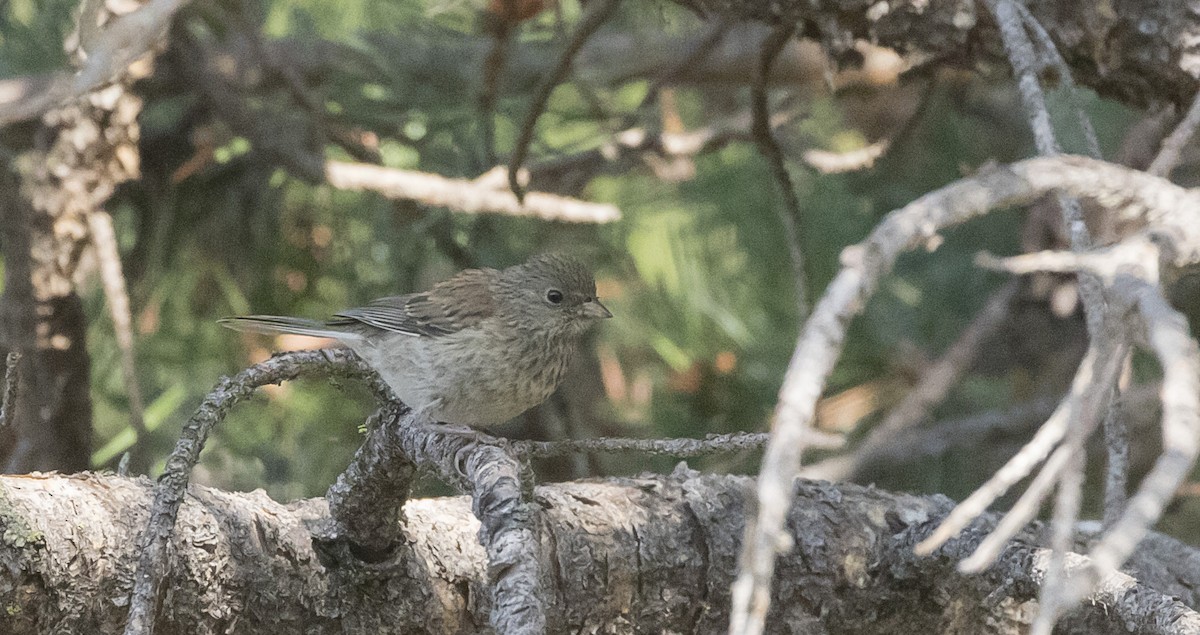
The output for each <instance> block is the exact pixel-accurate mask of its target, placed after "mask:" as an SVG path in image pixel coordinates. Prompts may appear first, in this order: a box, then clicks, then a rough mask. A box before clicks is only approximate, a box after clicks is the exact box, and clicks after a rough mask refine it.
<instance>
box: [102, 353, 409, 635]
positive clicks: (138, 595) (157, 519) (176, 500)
mask: <svg viewBox="0 0 1200 635" xmlns="http://www.w3.org/2000/svg"><path fill="white" fill-rule="evenodd" d="M303 374H321V375H327V376H337V377H346V378H353V379H359V380H362V381H365V382H366V383H367V385H368V386H369V387H370V388H371V389H372V391H373V392H374V393H375V395H376V398H377V399H379V400H380V401H381V403H384V404H386V403H391V402H392V401H395V398H394V395H392V393H391V390H390V389H389V388H388V387H387V385H386V384H384V383H383V381H382V380H380V379H379V377H378V375H376V374H375V373H374V371H372V370H370V369H369V368H368V367H367V365H366V364H365V363H364V362H363V361H362V360H361V359H359V358H358V356H357V355H355V354H354V353H353V352H351V351H350V350H348V349H328V350H314V351H299V352H293V353H281V354H278V355H275V356H274V357H272V358H270V359H268V360H267V361H265V362H262V363H260V364H255V365H254V366H251V367H250V368H247V369H246V370H243V371H242V372H240V373H238V374H237V375H235V376H233V377H225V378H223V379H222V380H221V381H220V382H219V383H218V384H217V386H216V387H215V388H213V390H212V392H210V393H209V394H208V396H207V397H205V398H204V401H203V402H201V404H200V407H199V408H197V409H196V413H195V414H193V415H192V417H191V419H189V420H188V422H187V424H185V425H184V427H183V432H182V434H181V435H180V438H179V442H178V443H176V444H175V450H174V451H173V452H171V456H169V457H168V458H167V462H166V466H165V468H164V469H163V473H162V476H160V477H159V478H158V483H157V484H156V485H155V488H154V504H153V506H152V507H151V508H150V518H149V520H148V521H147V522H146V528H145V530H143V531H142V534H141V545H140V546H141V550H142V551H141V555H140V556H139V558H138V565H137V571H136V573H135V575H134V584H133V590H132V591H131V593H130V599H129V617H128V621H127V622H126V624H125V635H150V634H151V633H153V632H154V616H155V614H156V613H157V607H158V602H159V589H160V588H161V584H162V582H163V577H164V575H165V573H166V571H165V568H166V564H167V563H166V560H167V550H168V543H169V542H170V540H171V535H172V529H173V528H174V526H175V517H176V515H177V514H178V513H179V506H180V505H181V504H182V503H183V498H184V495H185V494H186V492H187V484H188V480H189V479H190V476H191V471H192V468H193V467H194V466H195V465H196V462H197V461H199V460H200V451H201V450H203V449H204V443H205V441H207V440H208V435H209V433H210V432H211V431H212V429H213V427H214V426H216V425H217V424H218V423H219V422H220V421H221V420H223V419H224V418H225V415H226V414H228V413H229V410H230V409H231V408H233V406H234V405H235V404H237V403H238V402H239V401H241V400H242V399H245V398H246V397H249V396H250V395H251V394H253V393H254V391H255V389H257V388H259V387H260V386H265V385H267V384H278V383H280V382H283V381H288V380H291V379H295V378H296V377H299V376H300V375H303Z"/></svg>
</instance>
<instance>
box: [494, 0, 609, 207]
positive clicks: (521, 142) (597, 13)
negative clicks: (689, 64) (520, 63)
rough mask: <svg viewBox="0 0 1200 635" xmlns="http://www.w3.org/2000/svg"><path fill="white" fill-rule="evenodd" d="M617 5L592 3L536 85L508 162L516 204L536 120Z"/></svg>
mask: <svg viewBox="0 0 1200 635" xmlns="http://www.w3.org/2000/svg"><path fill="white" fill-rule="evenodd" d="M618 4H620V0H594V1H593V2H589V3H588V5H587V9H586V10H584V13H583V17H582V18H581V19H580V20H579V25H578V26H577V27H575V33H574V34H573V35H572V36H571V41H570V42H568V43H567V48H566V49H565V50H563V52H562V55H561V56H559V58H558V64H557V65H556V66H555V67H554V70H553V71H551V72H550V73H549V74H548V75H546V77H545V78H544V79H543V80H542V83H541V84H540V85H538V88H537V91H536V92H535V93H534V97H533V102H532V103H530V105H529V112H528V114H526V115H525V122H524V123H522V124H521V132H520V134H518V135H517V144H516V146H515V147H514V148H513V155H512V158H511V159H510V160H509V162H508V186H509V188H511V189H512V193H513V194H514V195H515V196H516V199H517V201H518V202H521V201H523V200H524V199H525V188H524V186H522V185H521V183H520V180H519V178H518V176H519V174H520V172H521V166H522V164H524V163H525V156H526V155H527V154H528V153H529V144H530V143H532V142H533V129H534V126H535V125H536V124H537V120H538V117H540V116H541V115H542V112H543V111H544V110H545V109H546V104H547V103H548V102H549V101H550V94H551V93H553V92H554V89H555V87H557V86H558V85H559V84H560V83H562V81H563V79H565V78H566V76H567V73H568V72H570V70H571V63H572V62H573V61H574V59H575V56H576V55H577V54H578V53H579V49H581V48H583V45H584V44H585V43H587V41H588V38H590V37H591V36H592V34H594V33H595V32H596V30H597V29H599V28H600V25H602V24H604V22H605V21H607V20H608V18H609V16H610V15H612V13H613V11H614V10H615V9H616V8H617V5H618Z"/></svg>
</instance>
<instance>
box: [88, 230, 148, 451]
mask: <svg viewBox="0 0 1200 635" xmlns="http://www.w3.org/2000/svg"><path fill="white" fill-rule="evenodd" d="M87 221H88V229H89V230H90V232H91V237H92V245H93V246H94V247H95V248H96V259H97V260H98V261H99V263H100V283H101V284H102V285H103V287H104V295H105V297H107V298H108V309H109V317H110V318H111V319H112V323H113V333H114V334H115V335H116V339H117V348H118V349H119V350H120V353H121V379H122V381H123V382H124V383H125V394H126V395H127V396H128V398H129V425H130V426H131V427H133V430H134V432H135V433H136V438H135V440H134V443H133V449H132V451H131V452H130V456H131V457H133V458H132V459H131V461H132V462H133V465H134V470H135V471H136V472H139V473H142V472H145V471H146V469H147V468H148V467H149V465H147V462H146V457H145V450H146V445H145V444H146V439H147V436H148V434H149V432H148V431H147V430H146V422H145V420H144V419H143V418H142V413H143V410H144V407H143V403H142V390H141V388H140V387H139V386H138V379H137V362H136V360H135V358H134V352H133V316H132V313H131V311H130V308H129V293H128V291H127V290H126V288H125V274H124V272H123V271H122V269H121V253H120V251H119V250H118V248H117V234H116V231H114V230H113V222H112V216H110V215H109V214H108V212H106V211H104V210H102V209H97V210H93V211H92V212H91V213H90V214H88V215H87Z"/></svg>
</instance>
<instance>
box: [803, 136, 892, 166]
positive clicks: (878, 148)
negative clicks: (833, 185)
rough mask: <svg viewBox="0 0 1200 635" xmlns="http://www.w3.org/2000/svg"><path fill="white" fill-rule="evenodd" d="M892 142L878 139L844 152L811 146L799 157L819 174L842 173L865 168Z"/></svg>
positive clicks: (884, 151)
mask: <svg viewBox="0 0 1200 635" xmlns="http://www.w3.org/2000/svg"><path fill="white" fill-rule="evenodd" d="M891 145H892V142H891V140H890V139H880V140H879V141H876V142H874V143H871V144H868V145H865V146H863V147H861V148H857V149H855V150H847V151H846V152H830V151H829V150H819V149H816V148H811V149H808V150H805V151H804V153H803V154H802V155H801V156H800V158H802V159H804V162H805V163H807V164H808V165H809V166H811V167H812V168H813V169H815V170H817V171H818V172H820V173H821V174H842V173H843V172H854V171H857V170H865V169H867V168H869V167H871V166H873V165H875V161H876V160H878V159H879V157H882V156H883V155H884V153H886V152H887V151H888V148H890V147H891Z"/></svg>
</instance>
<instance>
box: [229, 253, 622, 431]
mask: <svg viewBox="0 0 1200 635" xmlns="http://www.w3.org/2000/svg"><path fill="white" fill-rule="evenodd" d="M611 317H612V313H611V312H610V311H609V310H608V309H607V308H606V307H605V306H604V305H603V304H601V303H600V299H599V298H598V297H597V296H596V282H595V278H594V276H593V275H592V272H591V270H590V269H588V267H587V266H586V265H584V264H583V263H581V262H580V261H579V260H577V259H575V258H574V257H572V256H568V255H565V254H555V253H551V254H542V255H538V256H534V257H532V258H530V259H529V260H528V261H526V262H525V263H523V264H519V265H514V266H511V267H508V268H506V269H502V270H497V269H490V268H481V269H466V270H464V271H461V272H460V273H458V274H457V275H455V276H453V277H451V278H449V279H447V280H444V281H442V282H439V283H437V284H435V285H434V286H433V287H432V288H430V289H429V290H428V291H425V292H420V293H410V294H407V295H399V296H391V297H385V298H379V299H377V300H374V301H372V302H370V303H369V304H367V305H366V306H363V307H359V308H353V309H348V310H345V311H342V312H340V313H336V314H334V316H333V317H332V318H331V319H328V320H324V321H318V320H311V319H305V318H298V317H284V316H274V315H248V316H241V317H228V318H223V319H221V320H219V321H218V322H219V323H220V324H221V325H223V326H226V327H228V328H231V329H234V330H236V331H243V332H250V333H267V334H279V333H290V334H295V335H307V336H311V337H325V338H333V339H336V340H338V341H340V342H341V343H343V344H344V345H346V346H348V347H349V348H350V349H352V350H353V351H354V352H355V353H357V354H358V356H359V357H361V358H362V359H363V360H364V361H365V362H366V363H367V365H369V366H371V367H372V368H373V369H374V370H375V371H376V372H378V373H379V375H380V376H381V377H382V378H383V380H384V381H385V382H387V384H388V385H389V386H390V387H391V388H392V390H393V391H395V393H396V396H397V397H399V398H400V400H401V401H402V402H404V404H405V405H407V406H408V407H409V408H411V409H413V410H414V411H415V413H416V414H417V415H418V416H422V417H427V418H428V419H431V420H433V421H435V422H438V423H444V424H451V425H452V426H457V427H461V426H466V427H468V428H472V429H479V428H483V429H486V428H489V427H493V426H496V425H499V424H501V423H504V422H506V421H508V420H510V419H512V418H513V417H516V416H517V415H519V414H521V413H522V412H525V411H526V410H528V409H530V408H532V407H534V406H536V405H538V404H540V403H542V402H543V401H545V400H546V398H548V397H549V396H550V394H551V393H553V392H554V389H555V388H557V387H558V384H559V383H560V382H561V381H562V379H563V376H564V375H565V374H566V371H567V368H568V367H569V366H570V364H571V360H572V358H573V357H574V355H575V352H576V350H577V348H578V345H579V342H580V340H581V339H582V337H583V335H584V333H585V332H587V330H588V329H589V328H590V327H592V326H593V325H594V324H595V323H597V322H599V321H600V320H604V319H608V318H611Z"/></svg>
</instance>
